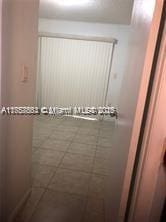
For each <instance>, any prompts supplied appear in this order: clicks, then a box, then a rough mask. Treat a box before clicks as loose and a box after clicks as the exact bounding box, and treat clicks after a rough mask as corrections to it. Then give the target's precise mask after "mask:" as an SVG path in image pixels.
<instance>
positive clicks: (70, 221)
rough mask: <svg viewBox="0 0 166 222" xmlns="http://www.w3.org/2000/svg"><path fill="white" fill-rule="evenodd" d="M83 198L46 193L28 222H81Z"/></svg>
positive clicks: (83, 205) (52, 192)
mask: <svg viewBox="0 0 166 222" xmlns="http://www.w3.org/2000/svg"><path fill="white" fill-rule="evenodd" d="M84 208H85V198H83V197H80V196H78V195H71V194H66V193H61V192H54V191H50V190H49V191H47V192H46V193H45V195H44V196H43V198H42V200H41V201H40V203H39V205H38V207H37V209H36V211H35V213H34V214H33V217H32V219H31V220H30V222H81V220H82V217H83V210H84Z"/></svg>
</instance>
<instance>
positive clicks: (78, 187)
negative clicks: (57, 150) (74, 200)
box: [49, 169, 90, 195]
mask: <svg viewBox="0 0 166 222" xmlns="http://www.w3.org/2000/svg"><path fill="white" fill-rule="evenodd" d="M89 180H90V174H88V173H84V172H78V171H71V170H65V169H58V170H57V172H56V174H55V176H54V177H53V179H52V180H51V182H50V184H49V188H50V189H53V190H55V191H62V192H68V193H72V194H80V195H86V194H87V191H88V186H89Z"/></svg>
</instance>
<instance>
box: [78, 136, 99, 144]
mask: <svg viewBox="0 0 166 222" xmlns="http://www.w3.org/2000/svg"><path fill="white" fill-rule="evenodd" d="M74 142H78V143H85V144H89V145H96V144H97V137H96V136H88V135H80V134H78V135H76V137H75V138H74Z"/></svg>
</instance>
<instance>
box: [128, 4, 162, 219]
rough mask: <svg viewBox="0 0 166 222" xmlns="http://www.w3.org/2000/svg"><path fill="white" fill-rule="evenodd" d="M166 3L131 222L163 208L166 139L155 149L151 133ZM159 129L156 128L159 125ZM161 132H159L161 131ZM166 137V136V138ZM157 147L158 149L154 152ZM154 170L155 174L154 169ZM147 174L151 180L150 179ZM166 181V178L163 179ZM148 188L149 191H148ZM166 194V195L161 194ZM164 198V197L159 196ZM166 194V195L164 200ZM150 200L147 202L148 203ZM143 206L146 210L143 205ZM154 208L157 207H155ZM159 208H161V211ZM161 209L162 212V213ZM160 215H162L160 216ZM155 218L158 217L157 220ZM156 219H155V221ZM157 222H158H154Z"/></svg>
mask: <svg viewBox="0 0 166 222" xmlns="http://www.w3.org/2000/svg"><path fill="white" fill-rule="evenodd" d="M165 11H166V2H164V6H163V12H162V17H161V22H160V29H159V34H158V40H157V45H156V50H155V56H154V62H153V66H152V74H151V80H150V84H149V89H148V94H147V99H146V105H145V112H144V119H143V120H144V121H143V123H142V127H141V129H142V135H140V138H139V146H140V147H138V149H139V148H140V151H139V152H140V153H139V156H138V160H137V170H136V172H135V184H134V186H133V192H132V193H133V195H132V196H131V200H130V201H131V205H130V209H129V212H128V214H129V215H128V216H129V217H128V219H129V220H128V221H129V222H133V221H134V222H135V221H138V220H139V219H140V218H141V219H143V221H151V219H152V218H153V215H156V217H158V219H160V218H159V217H160V216H161V213H162V210H163V205H162V203H160V202H159V201H161V202H162V200H161V198H160V197H159V194H158V193H156V189H157V181H158V176H159V173H160V172H159V169H160V168H161V167H164V166H163V160H164V153H165V152H166V137H165V141H164V140H163V141H161V142H162V146H160V147H158V148H157V147H154V146H152V144H150V141H151V139H152V135H151V132H152V130H153V126H154V124H153V123H154V121H155V120H154V116H155V115H157V112H158V109H159V108H161V107H158V106H157V103H158V101H159V100H160V93H162V91H161V90H162V86H163V84H162V83H163V82H164V81H165V73H166V20H165V19H166V16H165ZM156 127H157V126H156ZM159 133H160V132H159ZM165 136H166V135H165ZM155 148H157V149H155ZM152 169H153V174H152V173H151V170H152ZM147 175H148V177H147ZM164 181H166V177H165V179H164ZM147 188H148V192H147ZM162 194H163V192H162ZM160 195H161V194H160ZM165 195H166V192H164V197H165ZM164 197H163V199H164ZM146 200H148V202H147V201H146ZM142 203H144V207H143V208H144V210H145V211H144V210H143V209H142V207H141V205H142ZM153 205H155V207H154V206H153ZM159 208H160V209H159ZM159 210H160V212H159ZM159 213H160V215H159ZM155 219H156V218H155ZM155 219H154V220H155ZM155 221H156V220H155Z"/></svg>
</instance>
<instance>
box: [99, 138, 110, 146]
mask: <svg viewBox="0 0 166 222" xmlns="http://www.w3.org/2000/svg"><path fill="white" fill-rule="evenodd" d="M98 146H103V147H111V146H112V138H104V137H99V139H98Z"/></svg>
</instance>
